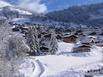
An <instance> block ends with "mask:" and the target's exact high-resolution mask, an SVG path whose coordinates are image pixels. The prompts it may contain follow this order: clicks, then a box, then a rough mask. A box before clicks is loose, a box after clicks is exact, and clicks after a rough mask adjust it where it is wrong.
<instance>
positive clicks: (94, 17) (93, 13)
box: [46, 3, 103, 26]
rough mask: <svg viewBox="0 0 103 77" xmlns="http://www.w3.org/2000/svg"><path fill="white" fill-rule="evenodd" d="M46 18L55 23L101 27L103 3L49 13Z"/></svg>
mask: <svg viewBox="0 0 103 77" xmlns="http://www.w3.org/2000/svg"><path fill="white" fill-rule="evenodd" d="M46 16H47V19H52V20H55V21H64V22H74V23H78V24H86V25H98V26H100V25H102V24H103V22H102V20H103V3H99V4H92V5H83V6H75V7H70V8H68V9H64V10H61V11H55V12H51V13H48V14H47V15H46Z"/></svg>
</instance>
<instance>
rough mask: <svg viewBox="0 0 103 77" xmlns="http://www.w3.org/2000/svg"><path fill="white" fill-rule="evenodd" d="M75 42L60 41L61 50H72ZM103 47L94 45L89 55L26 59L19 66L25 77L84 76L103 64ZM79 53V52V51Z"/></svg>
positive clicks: (48, 56) (20, 72)
mask: <svg viewBox="0 0 103 77" xmlns="http://www.w3.org/2000/svg"><path fill="white" fill-rule="evenodd" d="M73 46H74V45H73V44H69V43H68V44H67V43H64V42H60V43H59V47H60V48H59V52H70V51H71V49H72V48H73ZM102 50H103V49H102V48H100V47H96V46H93V47H92V49H91V53H90V54H91V55H90V56H87V57H82V58H81V57H79V56H66V55H47V56H38V57H31V58H28V59H25V60H24V61H23V62H22V63H21V64H20V68H19V74H21V75H23V76H24V77H84V76H83V74H84V72H86V71H88V70H90V69H98V68H100V67H102V66H103V63H102V62H101V61H102ZM77 54H78V53H77Z"/></svg>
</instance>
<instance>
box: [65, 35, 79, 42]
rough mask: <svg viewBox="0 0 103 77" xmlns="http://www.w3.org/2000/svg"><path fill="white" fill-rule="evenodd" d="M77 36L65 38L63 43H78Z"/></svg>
mask: <svg viewBox="0 0 103 77" xmlns="http://www.w3.org/2000/svg"><path fill="white" fill-rule="evenodd" d="M77 38H78V37H77V36H75V35H70V36H65V37H64V38H63V41H64V42H66V43H76V42H77Z"/></svg>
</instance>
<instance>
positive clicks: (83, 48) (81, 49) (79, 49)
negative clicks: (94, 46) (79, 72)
mask: <svg viewBox="0 0 103 77" xmlns="http://www.w3.org/2000/svg"><path fill="white" fill-rule="evenodd" d="M90 48H91V47H90V46H89V45H81V46H78V47H74V48H73V52H74V53H80V52H90Z"/></svg>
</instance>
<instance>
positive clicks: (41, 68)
mask: <svg viewBox="0 0 103 77" xmlns="http://www.w3.org/2000/svg"><path fill="white" fill-rule="evenodd" d="M35 67H36V68H35V72H36V76H35V77H41V76H42V74H43V72H44V71H45V68H44V66H43V64H42V63H41V62H40V61H39V60H36V61H35Z"/></svg>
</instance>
